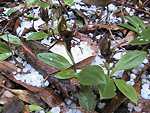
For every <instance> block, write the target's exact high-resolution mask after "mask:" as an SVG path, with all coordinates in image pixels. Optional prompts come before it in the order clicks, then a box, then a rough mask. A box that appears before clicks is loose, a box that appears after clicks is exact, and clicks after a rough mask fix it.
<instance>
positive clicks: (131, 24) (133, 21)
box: [120, 16, 145, 34]
mask: <svg viewBox="0 0 150 113" xmlns="http://www.w3.org/2000/svg"><path fill="white" fill-rule="evenodd" d="M125 18H126V19H127V20H128V23H124V24H121V25H120V26H121V27H124V28H127V29H129V30H131V31H134V32H136V33H138V34H139V33H140V32H141V31H143V30H144V29H145V24H144V22H143V21H142V20H141V19H140V18H138V17H137V16H125Z"/></svg>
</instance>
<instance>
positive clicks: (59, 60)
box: [37, 53, 71, 69]
mask: <svg viewBox="0 0 150 113" xmlns="http://www.w3.org/2000/svg"><path fill="white" fill-rule="evenodd" d="M37 57H38V58H39V59H40V60H41V61H43V62H44V63H46V64H48V65H50V66H53V67H56V68H58V69H66V68H68V67H70V66H71V64H70V63H69V62H68V60H67V59H65V58H64V57H63V56H61V55H58V54H56V53H39V54H38V55H37Z"/></svg>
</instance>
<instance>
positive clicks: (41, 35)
mask: <svg viewBox="0 0 150 113" xmlns="http://www.w3.org/2000/svg"><path fill="white" fill-rule="evenodd" d="M47 37H48V34H47V33H44V32H32V33H29V36H28V37H27V40H41V39H44V38H47Z"/></svg>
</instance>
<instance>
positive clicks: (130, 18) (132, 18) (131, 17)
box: [125, 16, 139, 30]
mask: <svg viewBox="0 0 150 113" xmlns="http://www.w3.org/2000/svg"><path fill="white" fill-rule="evenodd" d="M125 18H126V19H127V20H128V22H129V23H130V24H131V25H133V26H134V27H135V28H136V29H137V30H138V28H139V24H138V22H137V21H136V19H135V16H126V17H125Z"/></svg>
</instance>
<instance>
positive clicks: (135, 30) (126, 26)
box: [120, 23, 138, 33]
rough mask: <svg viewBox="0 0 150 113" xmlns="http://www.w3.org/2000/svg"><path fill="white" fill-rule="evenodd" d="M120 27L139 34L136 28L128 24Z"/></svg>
mask: <svg viewBox="0 0 150 113" xmlns="http://www.w3.org/2000/svg"><path fill="white" fill-rule="evenodd" d="M120 26H121V27H123V28H126V29H129V30H131V31H134V32H136V33H137V32H138V30H137V29H136V28H135V27H134V26H131V25H129V24H128V23H124V24H120Z"/></svg>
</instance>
